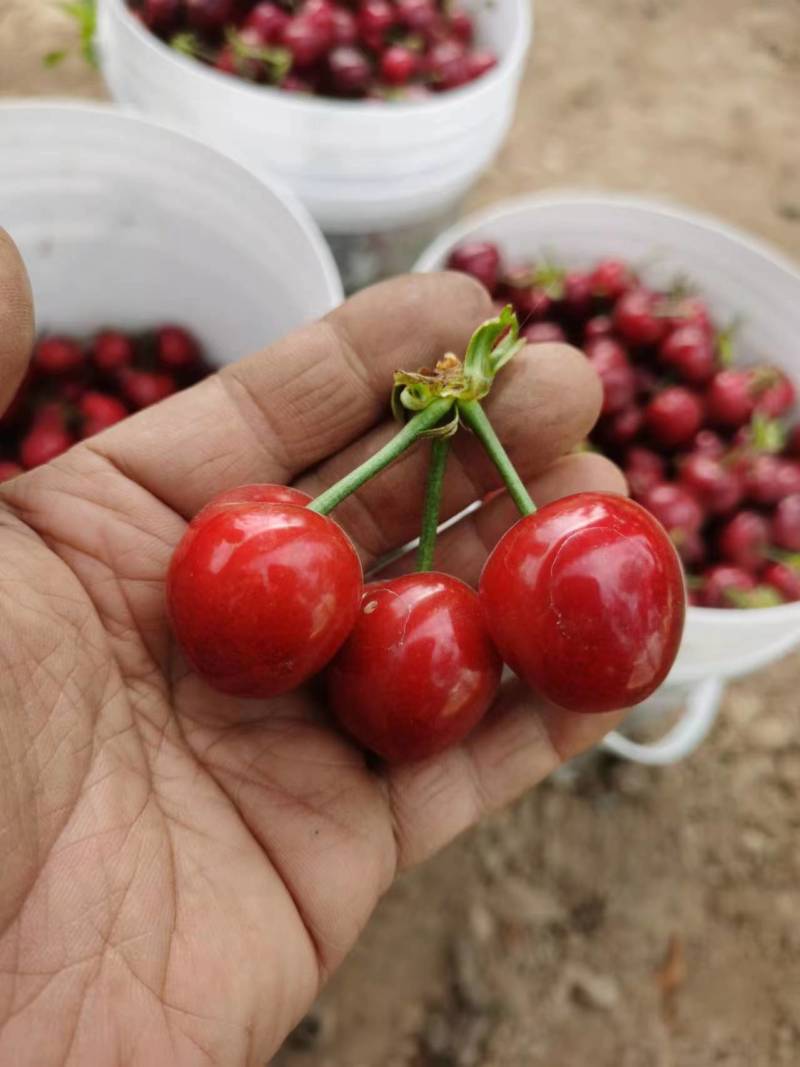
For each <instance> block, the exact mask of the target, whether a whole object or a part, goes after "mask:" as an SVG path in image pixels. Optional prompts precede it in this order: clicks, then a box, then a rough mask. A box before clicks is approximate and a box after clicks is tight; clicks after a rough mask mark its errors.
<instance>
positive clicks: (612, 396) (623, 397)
mask: <svg viewBox="0 0 800 1067" xmlns="http://www.w3.org/2000/svg"><path fill="white" fill-rule="evenodd" d="M585 351H586V358H587V359H588V361H589V363H590V364H591V365H592V367H593V368H594V370H595V371H596V372H597V375H598V376H599V378H600V382H601V384H602V386H603V407H602V414H603V415H613V414H614V413H615V412H617V411H622V409H623V408H627V407H630V405H631V404H632V403H633V400H634V397H635V395H636V379H635V377H634V373H633V367H632V366H631V364H630V361H629V360H628V357H627V355H626V354H625V349H624V348H623V347H622V345H621V344H620V343H619V342H618V341H615V340H614V339H613V337H598V338H596V339H595V340H593V341H590V342H589V343H588V344H587V345H586V349H585Z"/></svg>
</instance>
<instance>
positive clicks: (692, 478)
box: [680, 452, 744, 515]
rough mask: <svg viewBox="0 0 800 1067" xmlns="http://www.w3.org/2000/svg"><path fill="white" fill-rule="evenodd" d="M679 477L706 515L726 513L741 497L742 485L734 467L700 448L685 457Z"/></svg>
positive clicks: (742, 495) (742, 492)
mask: <svg viewBox="0 0 800 1067" xmlns="http://www.w3.org/2000/svg"><path fill="white" fill-rule="evenodd" d="M680 480H681V483H682V484H683V485H685V486H686V488H687V489H689V490H690V491H691V492H692V493H694V495H695V496H696V497H697V499H698V500H699V501H700V503H701V504H702V505H703V508H704V509H705V511H706V512H707V513H708V514H709V515H726V514H727V513H728V512H729V511H733V509H734V508H735V507H736V506H737V505H738V504H740V503H741V502H742V500H743V498H744V485H743V484H742V479H741V478H740V477H739V476H738V474H737V473H736V471H734V470H732V469H731V468H730V467H726V466H725V465H724V464H723V463H720V462H719V460H717V459H714V457H713V456H709V455H707V454H705V453H703V452H693V453H691V454H690V455H688V456H687V457H686V459H684V461H683V462H682V463H681V467H680Z"/></svg>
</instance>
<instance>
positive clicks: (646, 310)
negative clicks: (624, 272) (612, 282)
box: [614, 289, 666, 345]
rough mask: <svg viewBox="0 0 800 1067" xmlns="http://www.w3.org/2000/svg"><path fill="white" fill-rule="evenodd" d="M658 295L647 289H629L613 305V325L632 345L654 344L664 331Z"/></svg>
mask: <svg viewBox="0 0 800 1067" xmlns="http://www.w3.org/2000/svg"><path fill="white" fill-rule="evenodd" d="M658 305H659V297H658V296H657V295H656V294H655V293H652V292H650V290H649V289H631V290H629V291H628V292H626V293H623V294H622V296H621V297H620V298H619V300H618V301H617V303H616V305H615V307H614V327H615V329H616V330H617V331H618V332H619V333H620V334H621V335H622V336H623V337H624V338H625V340H626V341H630V343H631V344H634V345H655V344H658V342H659V341H660V340H661V338H662V337H663V336H664V334H665V333H666V322H665V320H664V317H663V316H662V315H660V314H659V306H658Z"/></svg>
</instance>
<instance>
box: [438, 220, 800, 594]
mask: <svg viewBox="0 0 800 1067" xmlns="http://www.w3.org/2000/svg"><path fill="white" fill-rule="evenodd" d="M450 266H451V267H453V268H454V269H457V270H461V271H465V272H467V273H469V274H472V275H474V276H475V277H476V278H478V279H479V280H480V281H481V282H483V284H484V285H485V286H486V287H487V288H488V289H489V291H490V292H491V293H492V294H493V295H494V296H495V298H496V299H497V300H498V301H508V302H510V303H511V304H513V306H514V307H515V309H516V311H517V313H518V315H519V316H520V319H521V321H522V323H523V326H522V331H521V332H522V335H523V336H524V337H525V338H526V339H527V340H528V341H529V342H533V343H535V342H539V341H569V342H571V343H573V344H575V345H577V346H578V347H580V348H582V349H583V351H584V352H585V353H586V356H587V358H588V359H589V361H590V363H591V364H592V365H593V366H594V368H595V370H596V371H597V372H598V374H599V376H600V379H601V381H602V384H603V391H604V399H603V409H602V414H601V417H600V419H599V421H598V424H597V426H596V428H595V430H594V431H593V433H592V437H591V446H592V447H594V448H597V449H599V450H600V451H602V452H604V453H606V454H607V455H609V456H611V457H612V458H613V459H614V460H616V461H617V462H618V463H619V465H620V466H621V467H622V469H623V471H624V472H625V474H626V476H627V479H628V483H629V486H630V490H631V494H632V496H633V497H634V499H635V500H638V501H639V502H640V503H641V504H643V505H644V507H646V508H647V509H648V511H650V512H651V513H652V514H653V515H655V516H656V517H657V518H658V519H659V521H660V522H661V523H662V524H663V525H664V526H665V527H666V529H667V531H668V532H669V534H670V536H671V538H672V540H673V542H674V544H675V546H676V548H677V550H678V553H679V555H680V556H681V559H682V560H683V564H684V567H685V568H686V572H687V576H688V586H689V598H690V602H691V603H694V604H696V605H699V606H703V607H714V608H726V607H727V608H734V607H736V608H745V607H769V606H772V605H775V604H780V603H783V602H787V601H795V600H800V425H797V426H794V427H792V426H791V425H790V423H789V421H788V418H789V414H790V412H791V409H792V408H793V406H794V402H795V390H794V387H793V385H792V383H791V381H790V380H789V379H788V378H787V377H786V375H785V374H784V373H783V372H782V371H781V370H780V369H778V368H776V367H772V366H768V365H759V366H742V367H734V366H731V341H732V338H731V333H730V331H725V330H720V329H718V328H717V326H715V324H714V322H713V320H712V317H711V314H710V312H709V309H708V306H707V304H706V303H705V301H704V300H702V299H701V298H700V297H698V296H697V295H694V294H690V293H687V292H686V291H685V290H682V289H681V288H680V287H677V288H676V291H675V292H663V291H656V290H654V289H652V288H648V287H647V286H645V285H644V284H643V283H642V282H641V280H640V279H639V278H638V277H637V275H636V273H635V271H634V270H632V269H631V267H630V266H629V265H628V264H626V263H625V262H623V261H621V260H619V259H604V260H602V261H601V262H598V263H597V264H596V265H595V266H594V268H593V269H591V270H580V271H578V270H575V271H563V270H560V269H556V268H553V267H552V266H544V267H541V266H540V267H538V268H537V267H536V266H535V265H530V264H524V265H518V266H504V264H503V261H502V256H501V253H500V250H499V249H498V247H497V246H496V245H495V244H493V243H490V242H483V241H480V242H478V241H475V242H468V243H464V244H463V245H461V246H460V247H457V248H456V249H455V250H454V251H453V252H452V254H451V256H450Z"/></svg>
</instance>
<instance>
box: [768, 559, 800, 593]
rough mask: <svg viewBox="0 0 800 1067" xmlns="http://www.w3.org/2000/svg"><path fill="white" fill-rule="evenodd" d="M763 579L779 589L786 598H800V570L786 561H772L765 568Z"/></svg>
mask: <svg viewBox="0 0 800 1067" xmlns="http://www.w3.org/2000/svg"><path fill="white" fill-rule="evenodd" d="M761 577H762V581H764V582H766V584H767V585H771V586H772V588H773V589H777V590H778V592H779V593H780V594H781V596H782V597H783V599H784V600H787V601H791V602H793V601H795V600H800V571H798V570H797V569H796V568H795V567H790V566H788V565H787V564H786V563H770V565H769V566H768V567H765V568H764V573H763V575H762V576H761Z"/></svg>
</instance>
